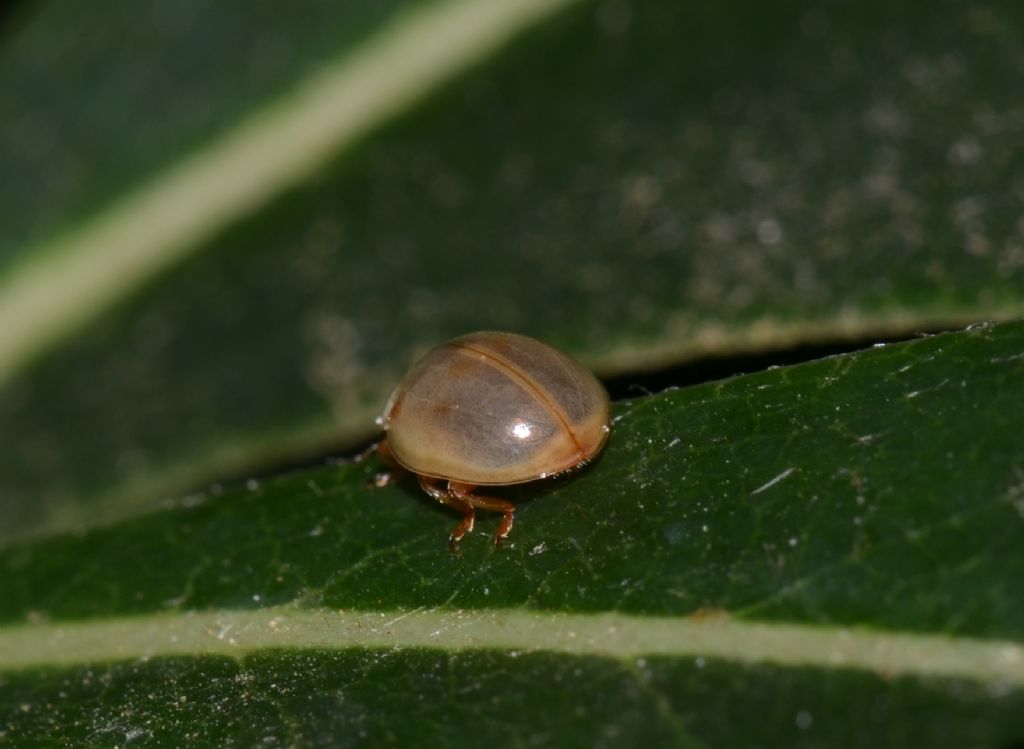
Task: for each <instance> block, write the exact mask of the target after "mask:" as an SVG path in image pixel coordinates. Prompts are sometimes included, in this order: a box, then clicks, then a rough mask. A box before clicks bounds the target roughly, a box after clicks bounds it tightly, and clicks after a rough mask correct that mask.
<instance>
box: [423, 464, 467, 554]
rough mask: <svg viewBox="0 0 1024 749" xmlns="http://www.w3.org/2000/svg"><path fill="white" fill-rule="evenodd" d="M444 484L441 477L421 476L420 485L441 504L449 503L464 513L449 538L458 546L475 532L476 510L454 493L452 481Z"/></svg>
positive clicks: (452, 543) (453, 544)
mask: <svg viewBox="0 0 1024 749" xmlns="http://www.w3.org/2000/svg"><path fill="white" fill-rule="evenodd" d="M443 484H444V482H443V481H442V480H441V479H435V478H431V477H430V476H420V486H421V487H422V488H423V491H425V492H426V493H427V494H429V495H430V496H431V497H433V498H434V499H436V500H437V501H438V502H440V503H441V504H443V505H448V506H449V507H451V508H452V509H453V510H456V511H458V512H461V513H462V522H461V523H459V524H458V525H457V526H455V530H453V531H452V535H451V536H449V538H448V541H449V543H450V544H451V545H452V546H456V545H458V543H459V541H461V540H462V537H463V536H465V535H466V534H467V533H472V532H473V521H474V519H475V517H476V510H474V509H473V505H472V504H470V503H469V502H467V501H465V500H464V499H462V498H461V497H457V496H455V495H454V494H453V492H452V491H451V488H450V487H451V483H450V482H449V485H448V486H443Z"/></svg>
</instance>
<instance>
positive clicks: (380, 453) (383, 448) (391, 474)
mask: <svg viewBox="0 0 1024 749" xmlns="http://www.w3.org/2000/svg"><path fill="white" fill-rule="evenodd" d="M373 454H376V455H377V457H378V458H380V461H381V462H382V463H383V464H384V465H385V466H386V467H387V470H384V471H381V472H379V473H377V474H375V475H374V477H373V482H372V483H373V486H375V487H377V488H378V489H380V488H382V487H385V486H388V485H389V484H393V483H394V482H395V479H396V478H398V475H399V474H401V473H402V472H403V470H404V469H403V468H402V466H401V465H399V463H398V461H397V460H395V457H394V455H392V454H391V448H390V447H388V440H387V437H385V438H384V439H382V440H381V441H380V442H375V443H373V444H372V445H370V446H369V447H368V448H366V449H365V450H363V451H362V452H361V453H359V454H358V455H357V456H356V457H355V459H354V460H355V462H356V463H362V462H363V461H364V460H366V459H367V458H369V457H370V456H371V455H373Z"/></svg>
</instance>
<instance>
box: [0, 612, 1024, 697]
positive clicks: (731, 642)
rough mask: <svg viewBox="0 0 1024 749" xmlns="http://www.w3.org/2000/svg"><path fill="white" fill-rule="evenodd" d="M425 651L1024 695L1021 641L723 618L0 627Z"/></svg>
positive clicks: (29, 644)
mask: <svg viewBox="0 0 1024 749" xmlns="http://www.w3.org/2000/svg"><path fill="white" fill-rule="evenodd" d="M275 648H278V649H281V648H284V649H293V650H314V649H315V650H341V649H350V648H428V649H435V650H445V651H462V650H504V651H511V652H513V653H515V652H532V651H543V652H553V653H562V654H566V655H570V656H595V657H608V658H615V659H619V660H635V659H636V658H639V657H675V658H683V657H692V658H701V657H703V658H713V659H719V660H724V661H734V662H738V663H772V664H775V665H781V666H788V667H794V668H796V667H811V668H820V669H830V670H831V669H851V670H859V671H867V672H871V673H876V674H879V675H883V676H886V677H895V676H911V677H937V678H953V679H964V680H969V681H974V682H979V683H984V684H998V685H1010V686H1024V644H1022V643H1019V642H1014V641H1009V640H982V639H976V638H966V637H955V636H950V635H941V634H922V633H910V632H880V631H872V630H867V629H862V628H852V627H834V626H818V625H814V624H798V623H791V622H783V623H774V622H756V621H742V620H735V619H731V618H729V617H728V616H727V615H725V614H711V615H695V616H690V617H643V616H632V615H627V614H619V613H593V614H565V613H557V612H543V611H524V610H519V609H503V610H474V611H467V610H448V609H414V610H411V611H404V612H402V611H387V612H365V611H334V610H328V609H304V608H298V607H296V606H278V607H268V608H262V609H254V610H222V611H205V612H166V613H158V614H149V615H144V616H134V617H117V618H110V619H96V620H88V621H80V622H66V623H41V624H24V625H18V626H14V627H8V628H6V629H4V630H0V671H12V670H21V669H28V668H38V667H55V666H56V667H67V666H74V665H81V664H86V663H98V662H109V661H122V660H135V659H140V658H151V657H161V656H194V657H201V656H209V655H227V656H232V657H243V656H245V655H247V654H249V653H252V652H255V651H259V650H266V649H275Z"/></svg>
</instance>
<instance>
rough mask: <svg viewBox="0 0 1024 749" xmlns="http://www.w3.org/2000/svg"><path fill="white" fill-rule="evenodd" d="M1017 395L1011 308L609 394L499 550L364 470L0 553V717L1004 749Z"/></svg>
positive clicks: (1022, 354) (1014, 554) (81, 728)
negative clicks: (649, 389) (906, 339)
mask: <svg viewBox="0 0 1024 749" xmlns="http://www.w3.org/2000/svg"><path fill="white" fill-rule="evenodd" d="M1022 388H1024V323H1022V322H1017V323H1008V324H1004V325H998V326H989V325H983V326H975V327H973V328H970V329H968V330H965V331H962V332H958V333H952V334H945V335H941V336H935V337H930V338H923V339H920V340H917V341H913V342H910V343H905V344H898V345H892V346H886V347H880V348H875V349H870V350H866V351H862V352H857V353H853V354H848V355H843V356H837V357H833V358H829V359H824V360H821V361H817V362H812V363H808V364H803V365H798V366H793V367H787V368H781V369H773V370H769V371H765V372H761V373H758V374H753V375H748V376H741V377H735V378H732V379H729V380H724V381H721V382H716V383H709V384H707V385H701V386H697V387H692V388H687V389H682V390H671V391H668V392H665V393H662V394H659V395H654V396H649V397H645V398H639V399H636V400H632V401H627V402H623V403H618V404H616V413H615V419H616V420H615V425H614V428H613V433H612V439H611V442H610V444H609V446H608V447H607V449H606V451H605V453H604V454H603V456H602V457H601V459H600V460H598V461H597V462H596V463H595V464H594V465H592V466H591V467H590V468H588V469H587V470H585V471H584V472H583V473H582V474H580V475H577V476H574V477H572V478H570V479H567V480H564V481H560V482H555V483H541V484H537V485H529V486H524V487H520V488H518V489H515V490H514V491H511V492H510V496H512V497H513V498H515V499H516V500H517V501H518V502H519V504H520V509H519V512H518V521H517V525H516V527H515V529H514V530H513V535H512V538H511V544H510V545H509V546H507V547H505V548H495V546H494V545H493V543H492V541H491V539H490V537H489V536H490V532H491V531H492V530H493V528H494V527H495V523H496V519H491V520H490V522H488V521H486V520H483V519H482V520H481V522H480V523H479V525H478V529H479V532H478V533H477V534H476V535H474V536H470V537H467V539H466V540H465V541H464V542H463V544H462V546H461V549H460V551H459V553H457V554H454V553H452V552H450V551H449V550H448V548H447V544H446V537H447V532H448V531H449V530H450V529H451V527H452V526H453V525H454V523H455V520H456V518H454V517H453V516H452V515H450V514H449V513H448V511H446V510H445V509H444V508H442V507H440V506H439V505H435V504H432V503H430V502H428V501H427V500H426V499H425V498H424V497H423V496H422V495H421V493H420V492H419V491H418V490H417V489H416V486H415V483H414V482H410V483H409V484H407V485H399V486H396V487H389V488H386V489H372V488H370V486H369V479H370V478H371V477H372V474H373V472H374V470H375V469H376V468H377V467H378V466H377V464H376V462H375V461H370V462H366V463H362V464H345V465H339V466H333V467H323V468H317V469H307V470H303V471H296V472H293V473H290V474H286V475H283V476H280V477H277V478H274V479H271V480H268V481H265V482H262V483H260V482H256V481H251V482H248V483H247V484H246V485H239V486H234V487H229V488H226V489H220V490H217V491H214V492H211V493H207V494H202V495H196V496H193V497H190V498H188V499H186V500H183V501H182V502H181V503H179V504H178V505H176V506H174V507H169V508H166V509H164V510H163V511H160V512H155V513H152V514H149V515H146V516H141V517H138V518H135V519H132V520H125V521H122V522H119V523H117V524H113V525H110V526H106V527H102V528H94V529H92V530H90V531H88V532H84V533H81V534H68V535H58V536H54V537H52V538H49V539H37V540H34V541H23V542H20V543H17V544H12V545H9V546H8V547H7V548H5V549H4V550H2V551H0V571H2V574H0V621H2V622H3V626H2V628H0V679H2V681H0V686H2V689H0V737H2V738H3V739H6V740H8V741H9V742H11V743H12V745H16V746H27V745H33V743H34V742H35V743H46V742H52V743H55V744H65V743H71V744H81V745H90V744H131V743H132V742H135V741H137V742H140V743H152V744H157V745H159V744H168V743H176V742H181V741H187V742H188V743H189V744H190V745H194V746H220V745H225V744H234V745H255V744H257V743H261V744H264V745H272V746H284V745H296V746H306V745H309V746H317V745H331V746H335V745H341V746H344V745H350V744H358V745H366V744H369V745H381V744H386V743H391V742H399V743H405V744H408V743H416V744H417V745H421V746H435V745H436V746H441V745H450V744H453V743H465V742H466V741H472V742H474V743H475V742H477V741H481V742H483V741H495V742H501V743H502V744H510V745H527V744H540V745H549V746H592V745H594V744H613V745H646V744H649V743H652V742H656V743H657V744H666V743H669V742H672V743H675V744H680V745H687V746H688V745H694V746H710V745H719V744H722V743H729V744H735V745H740V744H744V745H745V744H751V743H754V744H762V745H783V744H786V745H797V746H821V745H829V746H832V745H837V746H838V745H842V746H906V745H907V744H908V743H909V742H910V741H926V742H927V743H928V745H929V746H936V747H939V746H964V745H971V746H992V747H1006V746H1012V745H1016V743H1019V742H1020V741H1021V740H1022V738H1024V599H1022V598H1021V596H1020V595H1019V585H1020V580H1021V579H1022V578H1024V542H1022V538H1024V535H1022V531H1024V453H1022V450H1021V442H1020V439H1019V435H1020V431H1021V427H1022V425H1024V401H1022V399H1021V398H1020V393H1021V392H1022ZM467 737H469V738H467Z"/></svg>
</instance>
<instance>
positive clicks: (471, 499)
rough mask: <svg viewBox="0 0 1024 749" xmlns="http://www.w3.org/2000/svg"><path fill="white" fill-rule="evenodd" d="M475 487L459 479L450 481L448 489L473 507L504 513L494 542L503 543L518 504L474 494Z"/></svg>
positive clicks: (510, 528) (454, 495)
mask: <svg viewBox="0 0 1024 749" xmlns="http://www.w3.org/2000/svg"><path fill="white" fill-rule="evenodd" d="M475 488H476V487H475V486H473V485H472V484H460V483H459V482H457V481H449V482H448V491H449V492H451V495H452V496H453V497H455V498H456V499H458V500H460V501H462V502H465V503H466V504H467V505H469V506H470V507H471V508H472V507H479V508H480V509H481V510H494V511H495V512H500V513H503V514H504V517H503V518H502V519H501V524H500V525H499V526H498V532H497V533H496V534H495V536H494V543H496V544H498V545H501V542H502V541H504V540H505V539H506V538H508V534H509V533H510V532H511V531H512V522H513V521H514V520H515V512H516V506H515V505H514V504H512V503H511V502H509V501H507V500H504V499H497V498H495V497H481V496H480V495H478V494H474V493H473V490H474V489H475Z"/></svg>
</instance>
